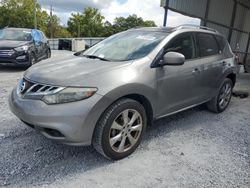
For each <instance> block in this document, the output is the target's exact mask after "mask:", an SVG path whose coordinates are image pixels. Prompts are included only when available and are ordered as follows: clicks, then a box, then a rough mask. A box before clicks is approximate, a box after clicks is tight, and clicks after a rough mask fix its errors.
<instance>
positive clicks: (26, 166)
mask: <svg viewBox="0 0 250 188" xmlns="http://www.w3.org/2000/svg"><path fill="white" fill-rule="evenodd" d="M54 54H56V55H61V53H58V52H54ZM23 71H24V69H16V68H5V67H0V111H1V113H0V187H2V186H4V187H76V188H77V187H185V188H187V187H218V188H222V187H246V188H249V187H250V98H245V99H239V98H232V102H231V104H230V106H229V108H228V109H227V110H226V111H225V112H224V113H222V114H213V113H210V112H208V111H207V110H206V109H205V108H204V107H198V108H194V109H191V110H188V111H185V112H182V113H180V114H177V115H174V116H171V117H168V118H164V119H161V120H158V121H157V122H155V123H154V125H153V126H151V127H149V128H148V130H147V133H146V135H145V138H144V141H143V143H142V144H141V146H140V147H139V148H138V149H137V151H136V152H135V153H134V154H132V155H131V156H129V157H128V158H126V159H123V160H120V161H116V162H111V161H108V160H106V159H105V158H103V157H102V156H100V155H99V154H98V153H97V152H95V150H94V149H93V148H91V147H71V146H65V145H62V144H58V143H55V142H52V141H50V140H47V139H46V138H44V137H43V136H41V135H40V134H38V133H37V132H35V131H34V130H32V129H30V128H28V127H26V126H25V125H24V124H23V123H22V122H21V121H20V120H18V119H17V118H16V117H15V116H14V115H13V114H12V113H11V112H10V111H9V109H8V104H7V98H8V95H9V93H10V92H11V90H12V88H13V86H14V85H15V84H16V82H17V79H18V78H20V76H21V75H22V74H23ZM236 88H237V89H241V90H247V91H249V92H250V74H242V75H240V76H239V81H238V83H237V85H236Z"/></svg>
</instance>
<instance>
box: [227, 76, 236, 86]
mask: <svg viewBox="0 0 250 188" xmlns="http://www.w3.org/2000/svg"><path fill="white" fill-rule="evenodd" d="M226 78H229V79H230V80H232V82H233V86H235V83H236V74H235V73H229V74H228V75H227V76H226Z"/></svg>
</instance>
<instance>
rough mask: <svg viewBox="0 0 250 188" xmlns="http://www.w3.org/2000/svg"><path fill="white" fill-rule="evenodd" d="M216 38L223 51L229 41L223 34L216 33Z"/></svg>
mask: <svg viewBox="0 0 250 188" xmlns="http://www.w3.org/2000/svg"><path fill="white" fill-rule="evenodd" d="M215 38H216V40H217V42H218V44H219V46H220V50H221V51H223V49H224V48H225V46H226V43H227V41H226V39H225V38H224V37H222V36H219V35H216V36H215Z"/></svg>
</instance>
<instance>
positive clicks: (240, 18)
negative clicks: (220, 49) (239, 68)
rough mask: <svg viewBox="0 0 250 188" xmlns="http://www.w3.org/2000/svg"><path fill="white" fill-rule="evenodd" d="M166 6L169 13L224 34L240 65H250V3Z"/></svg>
mask: <svg viewBox="0 0 250 188" xmlns="http://www.w3.org/2000/svg"><path fill="white" fill-rule="evenodd" d="M162 3H163V4H164V7H165V10H166V12H167V10H168V9H169V10H171V11H174V12H178V13H181V14H183V15H186V16H191V17H194V18H199V19H200V20H201V25H203V26H207V27H211V28H214V29H216V30H218V31H219V32H220V33H222V34H224V35H225V36H226V37H227V39H228V41H229V43H230V44H231V47H232V49H233V51H234V52H236V51H237V52H238V54H239V56H240V61H241V62H244V63H245V62H248V63H249V64H250V47H249V45H250V0H163V1H162ZM237 44H238V45H237ZM249 64H248V65H247V66H249V67H248V68H250V65H249Z"/></svg>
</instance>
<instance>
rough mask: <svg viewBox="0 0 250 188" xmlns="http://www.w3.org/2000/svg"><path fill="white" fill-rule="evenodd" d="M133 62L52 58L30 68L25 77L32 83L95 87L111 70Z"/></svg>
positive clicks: (67, 57) (74, 57) (77, 57)
mask: <svg viewBox="0 0 250 188" xmlns="http://www.w3.org/2000/svg"><path fill="white" fill-rule="evenodd" d="M129 64H131V62H111V61H101V60H98V59H89V58H85V57H79V56H74V55H68V56H66V57H65V56H63V57H57V58H51V59H50V60H45V61H42V62H40V63H37V64H35V65H33V66H32V67H30V68H29V69H28V70H27V71H26V72H25V74H24V77H25V78H26V79H28V80H30V81H33V82H37V83H43V84H48V85H56V86H76V87H77V86H91V84H93V85H92V86H94V85H95V84H96V82H101V80H100V77H103V76H105V75H102V74H104V73H105V74H107V73H108V72H110V71H111V70H114V69H119V68H122V67H124V66H128V65H129Z"/></svg>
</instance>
